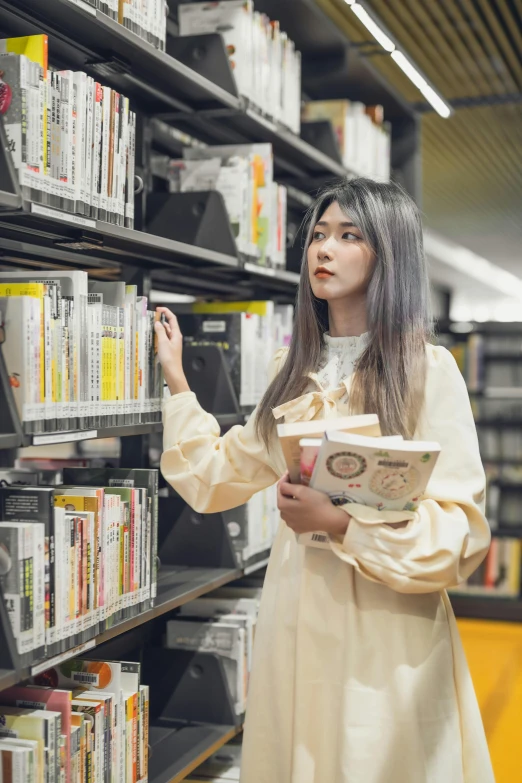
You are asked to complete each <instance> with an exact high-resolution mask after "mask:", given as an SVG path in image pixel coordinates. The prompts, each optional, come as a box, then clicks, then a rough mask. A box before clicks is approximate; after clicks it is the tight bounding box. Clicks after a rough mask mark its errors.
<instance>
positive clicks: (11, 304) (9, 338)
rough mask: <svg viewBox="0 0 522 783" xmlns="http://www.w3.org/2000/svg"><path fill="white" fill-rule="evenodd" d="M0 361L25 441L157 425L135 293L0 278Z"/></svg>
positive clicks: (150, 346) (151, 341) (76, 278)
mask: <svg viewBox="0 0 522 783" xmlns="http://www.w3.org/2000/svg"><path fill="white" fill-rule="evenodd" d="M0 312H1V315H2V319H3V321H2V323H3V326H4V334H5V340H4V343H3V345H2V351H3V355H4V360H5V363H6V367H7V372H8V375H9V381H10V384H11V387H12V390H13V394H14V399H15V402H16V406H17V410H18V414H19V416H20V421H21V422H22V423H23V427H24V431H25V432H27V433H38V432H54V431H57V430H58V431H63V430H73V429H84V428H89V427H103V426H120V425H123V424H135V423H140V422H151V421H160V420H161V398H162V395H163V376H162V373H161V367H160V364H159V361H158V359H157V351H156V337H155V333H154V320H155V318H156V317H157V316H156V314H155V313H154V312H153V311H151V310H148V309H147V298H146V297H143V296H138V291H137V288H136V286H126V285H125V283H120V282H117V283H112V282H110V283H104V282H94V281H90V282H89V280H88V276H87V273H86V272H82V271H70V272H69V271H68V272H63V271H56V272H41V273H38V272H32V271H20V272H18V271H13V272H0Z"/></svg>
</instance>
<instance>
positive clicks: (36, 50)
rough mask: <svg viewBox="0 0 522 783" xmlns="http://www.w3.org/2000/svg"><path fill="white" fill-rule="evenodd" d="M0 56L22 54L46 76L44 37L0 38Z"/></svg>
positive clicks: (46, 54) (45, 43) (46, 44)
mask: <svg viewBox="0 0 522 783" xmlns="http://www.w3.org/2000/svg"><path fill="white" fill-rule="evenodd" d="M0 54H23V55H25V56H26V57H27V59H28V60H31V61H32V62H33V63H38V65H40V66H41V68H42V69H43V72H44V76H46V75H47V67H48V40H47V36H46V35H24V36H21V37H20V38H1V39H0Z"/></svg>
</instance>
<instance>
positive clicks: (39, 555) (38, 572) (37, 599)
mask: <svg viewBox="0 0 522 783" xmlns="http://www.w3.org/2000/svg"><path fill="white" fill-rule="evenodd" d="M32 528H33V540H34V559H33V563H34V578H33V583H34V605H33V610H34V619H33V627H34V629H35V645H34V648H35V649H36V650H40V651H42V650H43V649H44V648H45V578H46V576H45V571H46V566H45V528H44V525H43V524H41V523H39V522H38V523H36V524H34V525H32Z"/></svg>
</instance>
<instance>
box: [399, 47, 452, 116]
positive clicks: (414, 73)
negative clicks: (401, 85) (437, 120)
mask: <svg viewBox="0 0 522 783" xmlns="http://www.w3.org/2000/svg"><path fill="white" fill-rule="evenodd" d="M391 56H392V60H395V62H396V63H397V65H398V66H399V68H400V69H401V70H402V71H403V72H404V73H405V74H406V76H407V77H408V79H410V80H411V81H412V82H413V84H414V85H415V86H416V87H418V88H419V90H420V92H421V93H422V94H423V95H424V97H425V98H426V100H427V101H428V102H429V103H431V105H432V106H433V108H434V109H435V111H436V112H437V113H438V114H440V116H441V117H444V118H445V119H447V118H448V117H449V116H450V114H451V108H450V107H449V106H448V104H447V103H445V102H444V101H443V100H442V98H441V97H440V95H437V93H436V92H435V90H434V89H433V87H430V85H429V84H428V82H427V81H426V79H425V78H424V76H422V75H421V74H420V73H419V72H418V70H417V69H416V68H415V67H414V66H413V65H412V64H411V62H410V61H409V60H408V59H407V57H406V56H405V55H404V54H403V53H402V52H398V51H395V52H392V55H391Z"/></svg>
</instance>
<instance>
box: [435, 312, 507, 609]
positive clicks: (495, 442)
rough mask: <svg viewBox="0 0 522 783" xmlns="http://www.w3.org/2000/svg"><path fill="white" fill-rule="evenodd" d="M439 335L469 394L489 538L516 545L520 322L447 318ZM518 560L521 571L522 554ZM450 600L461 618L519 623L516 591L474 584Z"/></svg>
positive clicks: (454, 592) (456, 591) (441, 325)
mask: <svg viewBox="0 0 522 783" xmlns="http://www.w3.org/2000/svg"><path fill="white" fill-rule="evenodd" d="M438 334H439V341H440V342H441V343H442V344H444V345H446V347H448V348H449V349H450V350H452V352H453V353H454V356H455V358H456V360H457V363H458V364H459V367H460V369H461V372H462V373H463V375H464V378H465V380H466V383H467V385H468V389H469V392H470V399H471V403H472V407H473V411H474V415H475V421H476V425H477V432H478V435H479V443H480V447H481V454H482V460H483V463H484V467H485V470H486V480H487V491H486V497H487V508H486V514H487V516H488V519H489V521H490V523H491V532H492V536H493V539H497V540H498V541H499V542H502V541H506V540H507V541H508V542H509V541H510V540H511V541H512V542H514V543H513V546H514V547H518V546H519V543H518V542H519V541H520V540H522V516H520V514H519V509H520V507H522V506H521V501H522V472H521V471H522V416H521V412H520V411H519V405H520V403H519V400H520V395H521V391H522V390H521V388H520V383H519V379H518V366H519V365H520V345H521V341H522V325H521V324H518V323H497V322H495V323H476V324H467V325H465V329H464V331H462V329H461V326H460V325H459V324H456V325H453V324H451V323H450V322H445V323H441V324H439V328H438ZM499 373H500V374H499ZM495 548H496V545H495V547H494V549H495ZM515 551H517V549H515ZM490 556H491V553H490V555H488V558H489V557H490ZM495 556H496V555H495ZM518 561H519V562H518V568H519V573H520V571H521V570H522V561H521V560H520V557H518ZM486 562H487V561H486ZM486 567H487V566H486ZM494 568H495V566H494V565H493V569H494ZM451 601H452V604H453V607H454V609H455V613H456V614H457V615H460V616H463V617H473V618H485V619H494V620H506V621H513V622H521V621H522V595H521V593H520V590H519V591H515V592H513V591H511V594H510V595H503V594H502V591H501V590H497V591H496V589H495V588H494V587H492V588H491V589H485V588H480V587H477V585H475V584H474V585H473V586H472V587H469V589H468V588H466V589H464V590H462V591H459V590H455V591H453V592H452V593H451Z"/></svg>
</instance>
